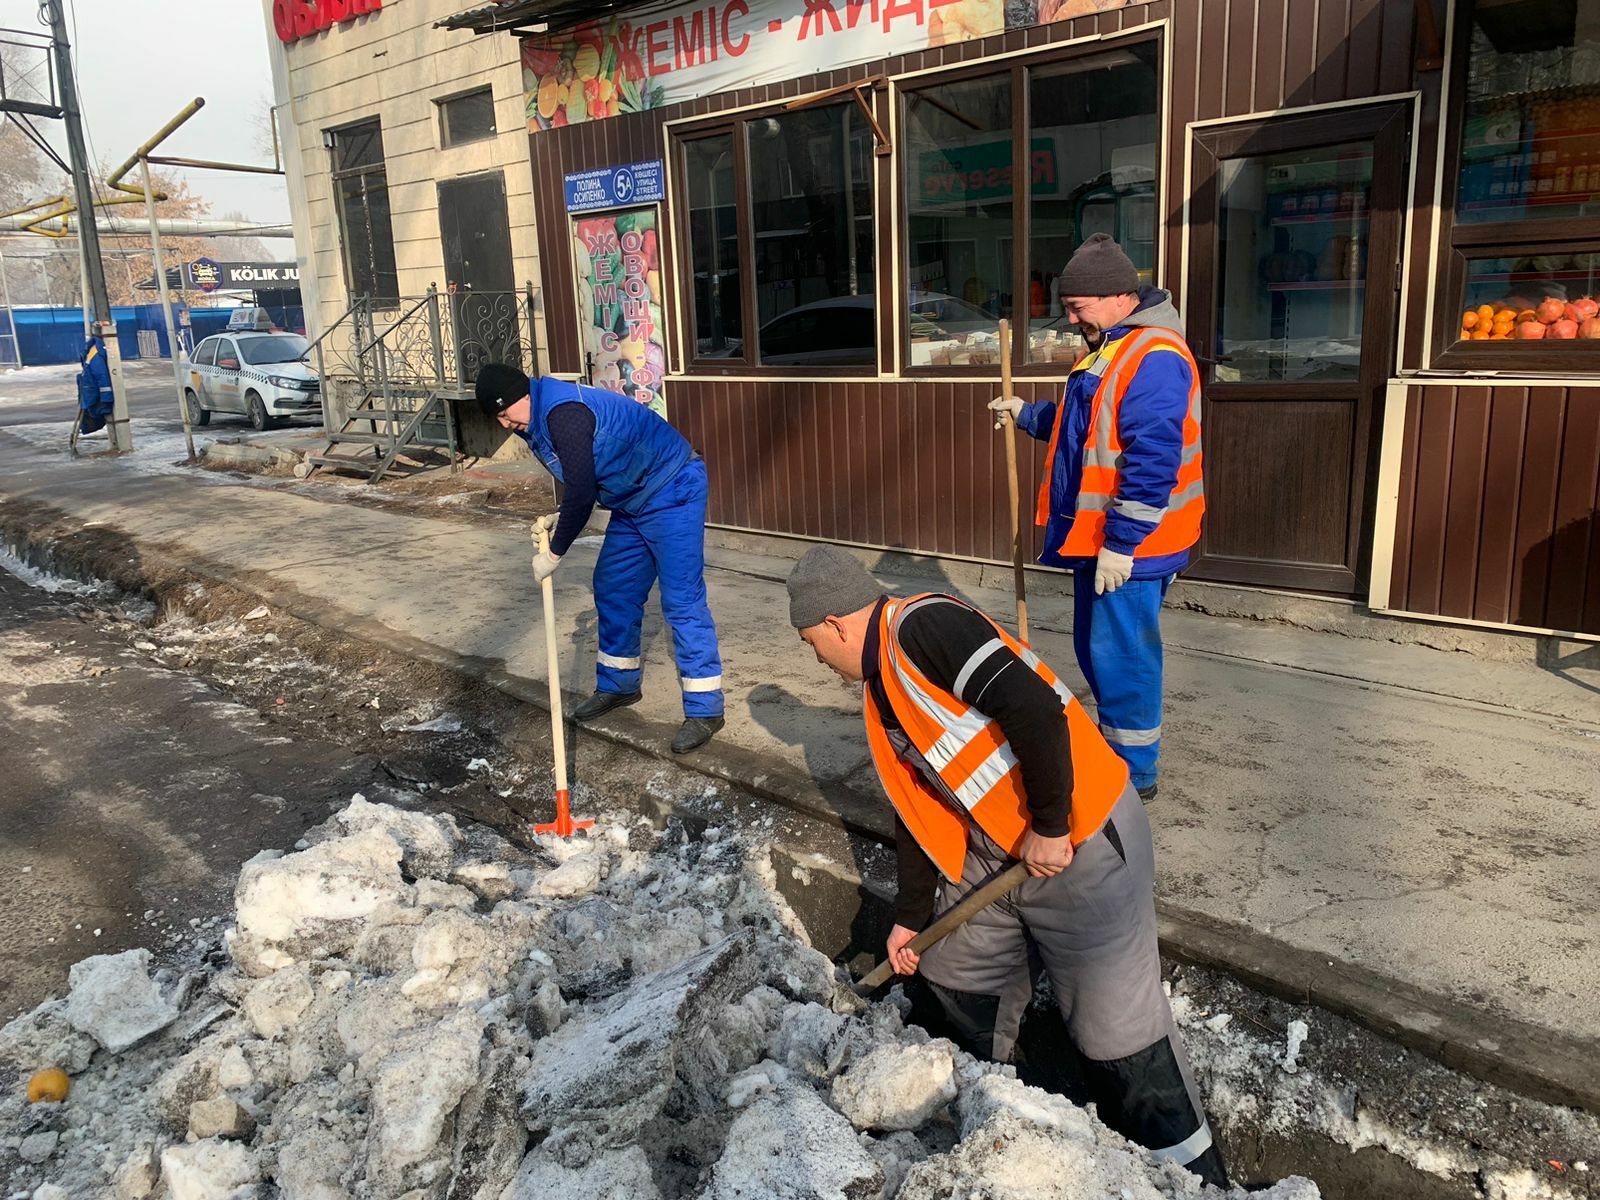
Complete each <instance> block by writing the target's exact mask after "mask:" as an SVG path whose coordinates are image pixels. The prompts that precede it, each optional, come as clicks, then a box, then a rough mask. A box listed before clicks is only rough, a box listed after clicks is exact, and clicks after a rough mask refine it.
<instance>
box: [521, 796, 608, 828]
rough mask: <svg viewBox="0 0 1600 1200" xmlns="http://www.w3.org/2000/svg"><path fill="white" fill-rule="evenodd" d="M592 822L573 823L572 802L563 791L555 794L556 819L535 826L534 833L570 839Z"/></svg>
mask: <svg viewBox="0 0 1600 1200" xmlns="http://www.w3.org/2000/svg"><path fill="white" fill-rule="evenodd" d="M593 824H594V822H593V821H574V820H573V819H572V800H571V797H570V796H569V795H568V794H567V793H566V792H565V791H559V792H557V793H556V819H555V820H554V821H551V822H550V823H549V824H547V825H535V826H534V827H533V831H534V832H535V833H553V834H556V835H557V836H559V837H571V836H572V835H573V834H575V833H577V832H578V830H580V829H588V828H589V827H590V826H591V825H593Z"/></svg>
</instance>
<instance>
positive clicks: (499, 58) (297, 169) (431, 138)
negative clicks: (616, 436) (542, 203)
mask: <svg viewBox="0 0 1600 1200" xmlns="http://www.w3.org/2000/svg"><path fill="white" fill-rule="evenodd" d="M459 8H460V5H459V4H458V3H455V2H453V0H388V2H387V3H384V2H383V0H321V2H320V3H312V2H309V0H264V15H265V20H266V23H267V30H268V34H267V37H268V43H269V46H270V47H271V54H272V68H273V81H274V87H275V92H276V96H275V100H276V104H275V107H276V110H277V117H278V127H279V130H280V134H281V137H282V139H283V142H284V157H285V164H286V174H287V178H288V186H289V198H290V206H291V209H292V212H293V220H294V232H295V243H296V246H297V249H298V254H299V267H300V283H301V290H302V295H303V298H304V303H305V309H306V321H307V326H308V331H309V332H310V333H311V335H312V336H313V337H315V336H316V335H317V334H318V333H321V332H324V331H326V330H328V329H330V328H332V327H335V326H337V325H339V323H340V322H341V320H343V321H344V322H345V323H346V325H348V324H349V322H350V320H351V318H350V317H349V315H348V314H349V310H350V308H351V305H352V303H353V302H354V301H355V300H356V299H357V298H358V297H369V298H370V299H371V301H372V304H373V306H374V310H375V312H376V313H377V317H376V319H375V321H374V322H373V323H374V326H375V327H376V328H379V329H381V327H382V320H383V315H384V314H385V313H389V314H394V313H399V312H404V311H407V310H408V309H410V308H412V307H413V306H414V305H415V303H416V302H417V300H418V299H419V298H421V297H423V296H425V295H426V293H427V291H428V289H429V288H430V287H436V288H437V289H438V291H439V292H440V293H441V295H442V296H444V297H445V298H446V299H444V300H442V301H441V302H440V306H439V311H440V313H441V314H442V318H443V321H444V326H445V337H446V341H447V343H448V342H449V339H450V331H451V323H452V322H454V323H456V324H458V325H461V326H462V327H464V328H465V327H473V328H478V327H482V328H484V329H491V328H492V329H494V330H495V331H496V337H497V339H498V340H497V342H496V344H495V349H496V350H499V351H504V350H505V349H506V348H507V347H511V348H512V352H513V353H514V352H515V350H514V348H515V346H517V345H518V344H520V346H521V348H522V353H523V355H524V358H525V360H526V361H528V362H530V363H532V362H533V361H534V356H535V355H536V348H537V342H538V331H537V330H535V329H533V328H530V326H531V325H532V324H533V322H532V321H531V320H530V319H529V316H528V314H529V313H530V312H536V311H537V304H536V302H535V296H534V295H531V294H530V293H531V292H532V290H533V289H535V288H536V286H537V279H538V271H537V253H538V249H537V239H536V237H535V233H534V205H533V196H532V192H531V188H530V182H531V180H530V176H529V173H528V151H527V135H526V125H525V121H524V117H523V95H522V71H521V67H520V65H519V54H518V48H517V46H516V45H515V44H513V43H511V42H510V41H509V40H507V39H503V38H478V39H472V38H465V39H464V38H461V37H459V36H450V35H447V34H445V33H443V32H442V31H440V30H438V29H436V28H435V27H434V25H435V22H437V21H439V20H442V19H443V18H445V17H447V16H449V15H450V14H451V13H453V12H456V11H458V10H459ZM413 324H418V325H421V324H423V322H421V321H420V319H419V320H417V321H414V322H413ZM403 332H405V333H407V334H409V333H410V329H409V328H408V329H407V330H405V331H403ZM346 342H348V339H346Z"/></svg>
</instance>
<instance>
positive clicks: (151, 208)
mask: <svg viewBox="0 0 1600 1200" xmlns="http://www.w3.org/2000/svg"><path fill="white" fill-rule="evenodd" d="M139 166H140V167H141V168H142V169H143V171H144V211H145V212H146V214H148V216H149V217H150V257H151V258H152V259H153V260H154V263H155V268H156V291H158V292H159V293H160V294H161V315H162V316H163V317H165V318H166V322H167V353H168V354H170V355H171V357H172V382H173V384H174V385H175V386H176V388H177V392H178V413H179V415H180V416H181V417H182V418H183V441H184V444H185V445H186V446H188V448H189V459H190V461H193V459H194V433H193V432H192V431H191V430H190V428H189V405H188V404H187V403H186V402H185V400H184V398H183V363H182V361H181V360H180V359H179V353H180V347H179V346H178V323H177V322H176V321H174V320H173V319H172V296H171V294H170V293H169V292H168V290H167V263H166V260H165V259H164V258H162V256H161V227H160V226H159V225H158V224H157V223H156V192H155V189H154V188H153V187H151V186H150V160H149V159H148V158H141V159H140V160H139Z"/></svg>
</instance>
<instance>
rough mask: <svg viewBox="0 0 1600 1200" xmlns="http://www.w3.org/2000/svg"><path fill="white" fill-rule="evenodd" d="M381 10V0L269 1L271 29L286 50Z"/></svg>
mask: <svg viewBox="0 0 1600 1200" xmlns="http://www.w3.org/2000/svg"><path fill="white" fill-rule="evenodd" d="M382 7H383V0H272V28H273V29H274V30H275V31H276V32H277V34H278V40H279V41H280V42H282V43H283V44H284V45H285V46H288V45H292V44H293V43H295V42H298V41H299V40H300V39H301V38H306V37H310V36H311V35H312V34H314V33H321V32H322V31H323V30H324V29H332V28H333V27H334V26H335V25H344V24H347V23H348V22H350V21H354V20H355V19H356V18H357V17H364V16H366V15H367V14H368V13H375V12H377V11H378V10H379V9H380V8H382Z"/></svg>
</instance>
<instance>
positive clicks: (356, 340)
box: [297, 285, 538, 483]
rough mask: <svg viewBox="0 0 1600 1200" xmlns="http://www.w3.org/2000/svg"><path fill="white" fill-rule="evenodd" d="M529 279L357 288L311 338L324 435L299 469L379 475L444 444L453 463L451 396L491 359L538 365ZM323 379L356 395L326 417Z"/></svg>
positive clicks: (462, 396) (467, 392)
mask: <svg viewBox="0 0 1600 1200" xmlns="http://www.w3.org/2000/svg"><path fill="white" fill-rule="evenodd" d="M533 311H534V299H533V288H532V286H531V285H528V286H527V287H526V288H525V289H524V291H522V292H496V293H491V294H488V295H484V294H466V295H456V294H451V295H449V296H445V295H441V294H440V292H439V291H438V289H437V288H436V287H429V288H428V292H427V294H426V295H425V296H422V297H420V298H417V299H414V300H404V301H396V302H392V303H388V304H379V303H376V302H374V301H373V300H371V299H370V298H368V297H365V296H363V297H360V298H358V299H357V300H356V301H355V303H353V304H352V305H351V306H350V307H349V308H348V309H347V310H345V313H344V315H343V316H341V317H340V318H339V320H338V321H336V322H334V324H333V325H332V326H331V327H330V328H329V329H328V330H327V331H326V332H324V333H323V334H322V336H321V337H319V338H318V339H317V340H316V341H315V342H314V343H312V345H311V348H310V350H309V351H308V354H315V356H316V365H317V373H318V375H319V376H320V377H321V378H322V380H323V388H322V397H323V414H322V421H323V428H324V430H325V432H326V434H327V439H328V440H327V444H326V445H325V446H324V447H323V448H322V450H321V451H320V452H318V453H316V454H310V455H307V456H306V459H305V462H304V464H303V465H302V469H300V470H298V471H297V474H300V475H301V477H302V478H304V477H306V476H308V475H310V474H311V473H312V472H313V471H315V470H317V469H319V468H328V469H330V470H343V471H354V472H358V473H361V474H364V475H366V476H367V482H368V483H377V482H378V481H379V480H380V479H382V478H383V477H384V475H385V474H386V473H387V472H389V471H390V470H392V469H393V468H394V467H395V465H396V464H397V463H399V462H402V461H405V462H407V463H409V464H412V465H414V466H417V467H419V468H420V467H422V466H425V465H426V461H427V460H428V459H430V458H433V457H434V456H435V455H436V454H437V452H438V451H444V452H445V454H446V456H447V459H446V461H447V463H448V465H449V467H450V470H451V472H452V473H454V472H455V471H457V470H458V469H459V464H458V458H459V449H460V436H459V429H458V426H457V420H456V410H455V405H456V404H457V403H458V402H460V401H463V400H471V399H472V395H473V391H472V381H473V380H474V379H475V378H476V377H477V373H478V369H479V368H480V367H482V366H483V365H484V364H485V363H489V362H508V363H512V364H513V365H516V366H518V367H519V368H521V369H523V370H526V371H528V372H529V373H530V374H535V373H537V370H538V367H537V362H538V349H537V346H536V345H535V344H534V341H533ZM330 383H331V384H333V385H335V386H337V387H338V390H339V391H340V392H341V393H342V394H344V395H347V396H350V397H353V398H354V400H355V402H354V404H346V405H344V406H342V407H343V412H342V420H341V421H340V422H339V425H338V428H335V427H334V425H333V423H332V422H331V421H330V417H331V416H333V414H332V413H330V411H329V400H328V395H329V391H330V390H331V389H330V386H329V385H330Z"/></svg>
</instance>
